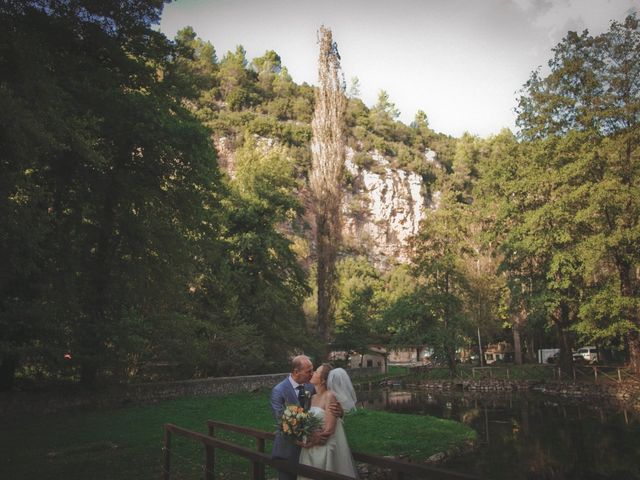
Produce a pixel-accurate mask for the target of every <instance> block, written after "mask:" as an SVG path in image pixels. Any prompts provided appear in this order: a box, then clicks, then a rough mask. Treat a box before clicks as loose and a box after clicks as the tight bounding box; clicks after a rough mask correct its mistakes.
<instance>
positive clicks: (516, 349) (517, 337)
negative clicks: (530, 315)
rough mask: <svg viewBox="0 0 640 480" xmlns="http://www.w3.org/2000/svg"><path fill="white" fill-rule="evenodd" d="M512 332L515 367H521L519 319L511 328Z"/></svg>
mask: <svg viewBox="0 0 640 480" xmlns="http://www.w3.org/2000/svg"><path fill="white" fill-rule="evenodd" d="M511 330H512V332H513V354H514V361H515V362H516V365H522V348H521V346H520V345H521V342H520V319H519V318H516V320H515V322H513V326H512V328H511Z"/></svg>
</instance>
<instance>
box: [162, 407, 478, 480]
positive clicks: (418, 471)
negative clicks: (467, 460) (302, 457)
mask: <svg viewBox="0 0 640 480" xmlns="http://www.w3.org/2000/svg"><path fill="white" fill-rule="evenodd" d="M207 428H208V431H209V434H208V435H205V434H202V433H198V432H194V431H191V430H187V429H186V428H182V427H179V426H177V425H173V424H170V423H167V424H165V425H164V448H163V450H164V471H163V479H164V480H171V437H172V435H176V436H181V437H185V438H188V439H191V440H194V441H196V442H198V443H200V444H202V445H203V446H204V458H205V466H204V478H205V480H214V474H215V459H216V449H220V450H224V451H226V452H229V453H231V454H234V455H238V456H240V457H243V458H246V459H247V460H249V461H250V462H251V479H252V480H265V466H270V467H273V468H275V469H276V470H281V471H284V472H288V473H292V474H294V475H304V476H305V477H308V478H312V479H316V480H349V477H346V476H344V475H341V474H338V473H334V472H328V471H326V470H320V469H317V468H314V467H310V466H308V465H292V464H291V463H289V462H287V461H284V460H280V459H273V458H271V455H270V454H267V453H265V443H266V441H267V440H273V439H274V438H275V434H274V433H272V432H265V431H263V430H256V429H253V428H248V427H242V426H239V425H232V424H230V423H223V422H216V421H213V420H208V421H207ZM216 430H227V431H231V432H236V433H240V434H244V435H248V436H251V437H253V438H254V439H255V442H256V443H255V444H256V448H255V450H254V449H250V448H247V447H244V446H242V445H238V444H235V443H232V442H228V441H226V440H222V439H220V438H216V436H215V433H216ZM352 454H353V458H354V460H355V461H356V462H360V463H366V464H369V465H375V466H377V467H380V468H383V469H386V470H388V471H389V472H390V473H391V478H393V480H405V479H408V478H424V479H428V480H479V477H476V476H473V475H467V474H463V473H457V472H453V471H450V470H445V469H442V468H435V467H429V466H426V465H419V464H415V463H409V462H404V461H401V460H392V459H389V458H382V457H376V456H373V455H367V454H365V453H359V452H352Z"/></svg>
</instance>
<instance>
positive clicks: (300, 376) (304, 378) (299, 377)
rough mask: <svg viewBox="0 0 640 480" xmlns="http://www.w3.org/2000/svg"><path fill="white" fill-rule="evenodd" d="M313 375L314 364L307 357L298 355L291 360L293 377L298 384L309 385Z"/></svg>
mask: <svg viewBox="0 0 640 480" xmlns="http://www.w3.org/2000/svg"><path fill="white" fill-rule="evenodd" d="M311 375H313V363H311V359H310V358H309V357H307V356H306V355H298V356H296V357H293V359H292V360H291V377H292V378H293V379H294V380H295V381H296V382H297V383H307V382H308V381H309V380H310V379H311Z"/></svg>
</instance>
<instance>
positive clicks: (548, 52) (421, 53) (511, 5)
mask: <svg viewBox="0 0 640 480" xmlns="http://www.w3.org/2000/svg"><path fill="white" fill-rule="evenodd" d="M639 10H640V0H387V1H383V0H317V1H311V0H173V2H172V3H170V4H168V5H166V6H165V8H164V12H163V15H162V21H161V23H160V27H159V28H160V30H161V31H162V32H163V33H164V34H165V35H167V36H168V37H169V38H174V37H175V35H176V33H177V31H178V30H180V29H181V28H183V27H185V26H191V27H193V29H194V30H195V32H196V34H197V35H198V37H200V38H202V39H203V40H205V41H209V42H211V43H212V44H213V46H214V47H215V49H216V53H217V56H218V58H219V59H222V58H223V57H224V55H225V54H226V53H227V52H228V51H230V50H231V51H233V50H235V48H236V46H237V45H242V46H243V47H244V48H245V50H246V52H247V58H248V59H249V60H252V59H253V58H255V57H259V56H262V55H264V53H265V52H266V51H267V50H275V51H276V53H278V55H280V58H281V59H282V64H283V65H284V66H285V67H287V69H288V71H289V73H290V75H291V76H292V78H293V80H294V81H295V82H296V83H299V84H300V83H302V82H307V83H308V84H311V85H316V84H317V77H318V67H317V60H318V42H317V38H318V37H317V32H318V29H319V28H320V26H321V25H325V26H326V27H328V28H330V29H331V31H332V32H333V39H334V41H335V42H337V44H338V50H339V52H340V56H341V65H342V71H343V74H344V77H345V81H346V84H347V89H348V88H349V86H350V84H351V80H352V78H353V77H357V78H358V80H359V84H360V98H361V99H362V100H363V101H364V103H365V104H366V105H368V106H369V107H371V106H373V105H374V104H375V103H376V101H377V98H378V94H379V92H380V91H381V90H385V91H386V92H387V93H388V94H389V99H390V101H391V102H393V103H394V104H395V105H396V107H397V108H398V109H399V110H400V112H401V113H400V117H399V119H400V120H401V121H402V122H404V123H406V124H409V123H410V122H411V121H412V120H413V119H414V117H415V114H416V112H417V111H418V110H423V111H425V112H426V114H427V117H428V119H429V124H430V126H431V128H432V129H434V130H435V131H436V132H440V133H444V134H447V135H451V136H454V137H460V136H461V135H462V134H463V133H464V132H469V133H471V134H474V135H479V136H481V137H487V136H490V135H493V134H497V133H498V132H499V131H500V130H501V129H502V128H505V127H506V128H510V129H511V130H513V131H515V113H514V108H515V107H516V105H517V98H518V91H519V90H520V89H521V88H522V85H523V84H524V83H525V82H526V81H527V80H528V78H529V76H530V74H531V72H532V71H534V70H536V69H537V68H538V67H541V68H542V69H543V72H544V68H545V66H546V64H547V62H548V61H549V59H550V58H551V57H552V54H553V53H552V48H553V47H554V46H556V45H557V44H558V43H559V42H560V41H561V40H562V38H563V37H564V36H565V35H566V33H567V32H568V31H569V30H572V31H577V32H582V31H583V30H585V29H588V30H589V33H590V34H592V35H598V34H600V33H602V32H605V31H607V30H608V28H609V25H610V23H611V21H612V20H617V21H622V20H624V18H625V17H626V16H627V15H628V14H630V13H633V12H638V11H639Z"/></svg>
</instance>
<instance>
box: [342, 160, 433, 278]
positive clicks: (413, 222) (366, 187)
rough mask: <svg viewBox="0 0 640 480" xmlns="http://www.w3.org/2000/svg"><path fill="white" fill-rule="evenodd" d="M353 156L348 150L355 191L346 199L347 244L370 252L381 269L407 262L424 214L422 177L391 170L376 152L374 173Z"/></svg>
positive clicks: (349, 166)
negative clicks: (410, 243) (356, 162)
mask: <svg viewBox="0 0 640 480" xmlns="http://www.w3.org/2000/svg"><path fill="white" fill-rule="evenodd" d="M353 156H354V152H353V151H351V150H349V151H347V155H346V162H345V167H346V170H347V171H348V172H349V174H350V177H351V185H352V188H351V189H350V191H348V192H346V193H345V197H344V205H343V213H344V238H345V242H346V243H347V245H350V246H352V247H354V248H355V249H356V250H364V251H365V252H367V254H368V256H369V258H370V259H371V260H372V261H373V262H374V263H376V264H377V265H379V266H386V265H388V264H390V263H394V262H401V263H405V262H407V261H408V260H409V257H408V254H409V252H408V248H407V247H408V243H409V239H410V238H411V237H412V236H414V235H415V234H417V233H418V228H419V226H420V221H421V220H422V218H423V217H424V213H425V208H426V203H425V199H424V196H423V191H422V190H423V189H422V178H421V177H420V176H419V175H417V174H415V173H411V172H406V171H404V170H394V169H392V168H390V166H389V162H388V161H387V160H386V159H385V158H384V157H383V156H381V155H379V154H377V153H373V155H372V158H373V160H374V162H375V168H374V169H372V170H374V171H371V170H366V169H363V168H360V167H358V166H357V165H355V164H354V163H353Z"/></svg>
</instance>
